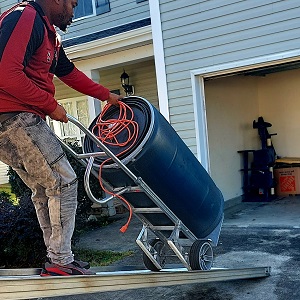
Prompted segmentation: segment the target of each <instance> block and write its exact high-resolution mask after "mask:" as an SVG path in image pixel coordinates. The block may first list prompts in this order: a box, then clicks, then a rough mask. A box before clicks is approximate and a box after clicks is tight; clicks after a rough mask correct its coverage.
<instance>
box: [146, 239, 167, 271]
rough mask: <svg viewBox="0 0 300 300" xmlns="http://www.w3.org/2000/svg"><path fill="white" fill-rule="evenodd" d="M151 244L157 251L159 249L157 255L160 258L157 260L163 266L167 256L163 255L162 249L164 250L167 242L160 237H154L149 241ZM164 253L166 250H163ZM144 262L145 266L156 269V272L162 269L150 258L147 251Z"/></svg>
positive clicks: (152, 269) (151, 269)
mask: <svg viewBox="0 0 300 300" xmlns="http://www.w3.org/2000/svg"><path fill="white" fill-rule="evenodd" d="M149 245H151V246H152V247H153V248H154V249H155V250H156V251H157V257H158V258H159V260H157V259H156V258H155V259H156V261H157V262H158V263H159V264H160V266H161V267H162V268H163V267H164V266H165V264H166V257H165V256H162V255H161V254H162V251H164V250H165V249H164V248H165V244H164V243H163V242H162V241H161V240H160V239H152V240H150V241H149ZM163 253H164V252H163ZM143 262H144V265H145V267H146V268H147V269H148V270H150V271H154V272H158V271H160V269H158V268H157V267H156V266H155V265H154V264H153V262H152V261H151V260H150V258H149V257H148V256H147V254H146V253H144V252H143Z"/></svg>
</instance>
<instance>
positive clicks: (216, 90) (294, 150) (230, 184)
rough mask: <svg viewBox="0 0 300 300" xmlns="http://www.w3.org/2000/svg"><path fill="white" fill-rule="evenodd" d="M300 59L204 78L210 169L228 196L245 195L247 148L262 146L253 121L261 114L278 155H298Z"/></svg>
mask: <svg viewBox="0 0 300 300" xmlns="http://www.w3.org/2000/svg"><path fill="white" fill-rule="evenodd" d="M299 82H300V69H299V62H291V63H286V64H278V65H273V66H268V67H262V68H255V69H251V70H250V69H249V70H243V71H241V72H235V73H231V74H226V76H224V75H222V76H215V77H214V76H211V77H206V78H204V77H203V85H204V94H205V97H204V98H205V100H204V101H205V107H206V120H207V141H208V144H207V148H208V153H209V155H208V157H209V166H210V168H209V171H210V174H211V176H212V178H213V179H214V180H215V182H216V184H217V185H218V186H219V188H220V189H221V190H222V192H223V194H224V197H225V200H229V199H237V198H239V197H241V196H242V195H243V172H241V171H240V170H241V169H242V168H243V165H242V157H241V155H240V154H239V153H238V151H239V150H244V149H253V150H258V149H261V140H260V137H259V134H258V130H257V129H254V128H253V121H254V120H258V118H259V117H261V116H262V117H263V118H264V120H265V121H266V122H269V123H271V124H272V127H270V128H268V131H269V133H271V134H272V133H276V134H277V135H274V136H273V137H272V143H273V145H274V148H275V151H276V154H277V155H278V156H280V157H300V139H299V138H298V135H299V132H300V84H299Z"/></svg>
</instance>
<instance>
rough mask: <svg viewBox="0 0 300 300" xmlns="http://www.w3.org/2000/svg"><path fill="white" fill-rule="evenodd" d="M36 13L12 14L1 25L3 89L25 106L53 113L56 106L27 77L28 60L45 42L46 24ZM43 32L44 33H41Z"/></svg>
mask: <svg viewBox="0 0 300 300" xmlns="http://www.w3.org/2000/svg"><path fill="white" fill-rule="evenodd" d="M36 16H37V14H36V12H35V10H33V9H28V8H27V7H26V8H24V11H23V12H22V11H20V10H18V11H14V12H12V13H10V14H9V15H8V16H7V17H5V19H4V20H3V21H2V24H1V34H0V89H2V90H3V91H5V92H6V93H7V94H9V95H11V96H12V97H14V98H16V99H18V101H21V102H23V103H24V104H25V105H29V106H35V107H37V108H38V109H40V110H41V111H42V112H44V113H45V114H50V113H52V112H53V111H54V110H55V109H56V107H57V102H56V100H55V99H54V97H53V96H52V95H51V94H49V93H48V92H46V91H44V90H42V89H41V88H39V87H38V86H37V85H36V84H34V82H32V81H31V80H30V79H29V78H28V77H27V76H26V74H25V73H24V68H25V66H26V63H27V60H28V59H29V57H30V56H31V55H32V54H33V53H34V51H35V50H36V49H37V48H38V47H39V45H40V43H42V42H43V34H44V33H43V30H44V27H43V24H42V23H41V22H42V21H41V20H40V18H39V17H36ZM40 30H42V32H40Z"/></svg>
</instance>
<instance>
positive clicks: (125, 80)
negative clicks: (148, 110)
mask: <svg viewBox="0 0 300 300" xmlns="http://www.w3.org/2000/svg"><path fill="white" fill-rule="evenodd" d="M120 78H121V84H122V87H123V89H124V91H125V93H126V96H131V95H133V94H134V86H133V85H130V84H129V75H128V74H127V73H126V72H125V70H124V69H123V73H122V74H121V77H120Z"/></svg>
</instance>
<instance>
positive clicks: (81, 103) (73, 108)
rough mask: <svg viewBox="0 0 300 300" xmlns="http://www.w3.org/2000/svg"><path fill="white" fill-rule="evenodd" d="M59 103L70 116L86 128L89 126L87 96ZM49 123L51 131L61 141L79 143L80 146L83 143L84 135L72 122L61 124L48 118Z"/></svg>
mask: <svg viewBox="0 0 300 300" xmlns="http://www.w3.org/2000/svg"><path fill="white" fill-rule="evenodd" d="M59 102H60V104H61V105H62V106H63V107H64V108H65V110H66V111H67V112H68V114H70V115H71V116H73V117H75V118H76V119H77V120H78V121H79V122H81V123H82V124H83V125H84V126H85V127H88V126H89V121H90V120H89V109H88V101H87V99H86V97H85V96H82V97H78V98H73V99H71V100H61V101H59ZM47 121H48V124H49V126H50V127H51V129H52V130H53V131H54V132H55V133H56V134H57V135H58V136H59V137H60V138H61V139H63V140H66V141H78V142H79V144H81V143H82V139H83V137H84V134H83V132H81V130H79V128H78V127H77V126H76V125H74V124H73V123H71V122H68V123H61V122H58V121H53V120H52V119H50V118H48V119H47Z"/></svg>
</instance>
